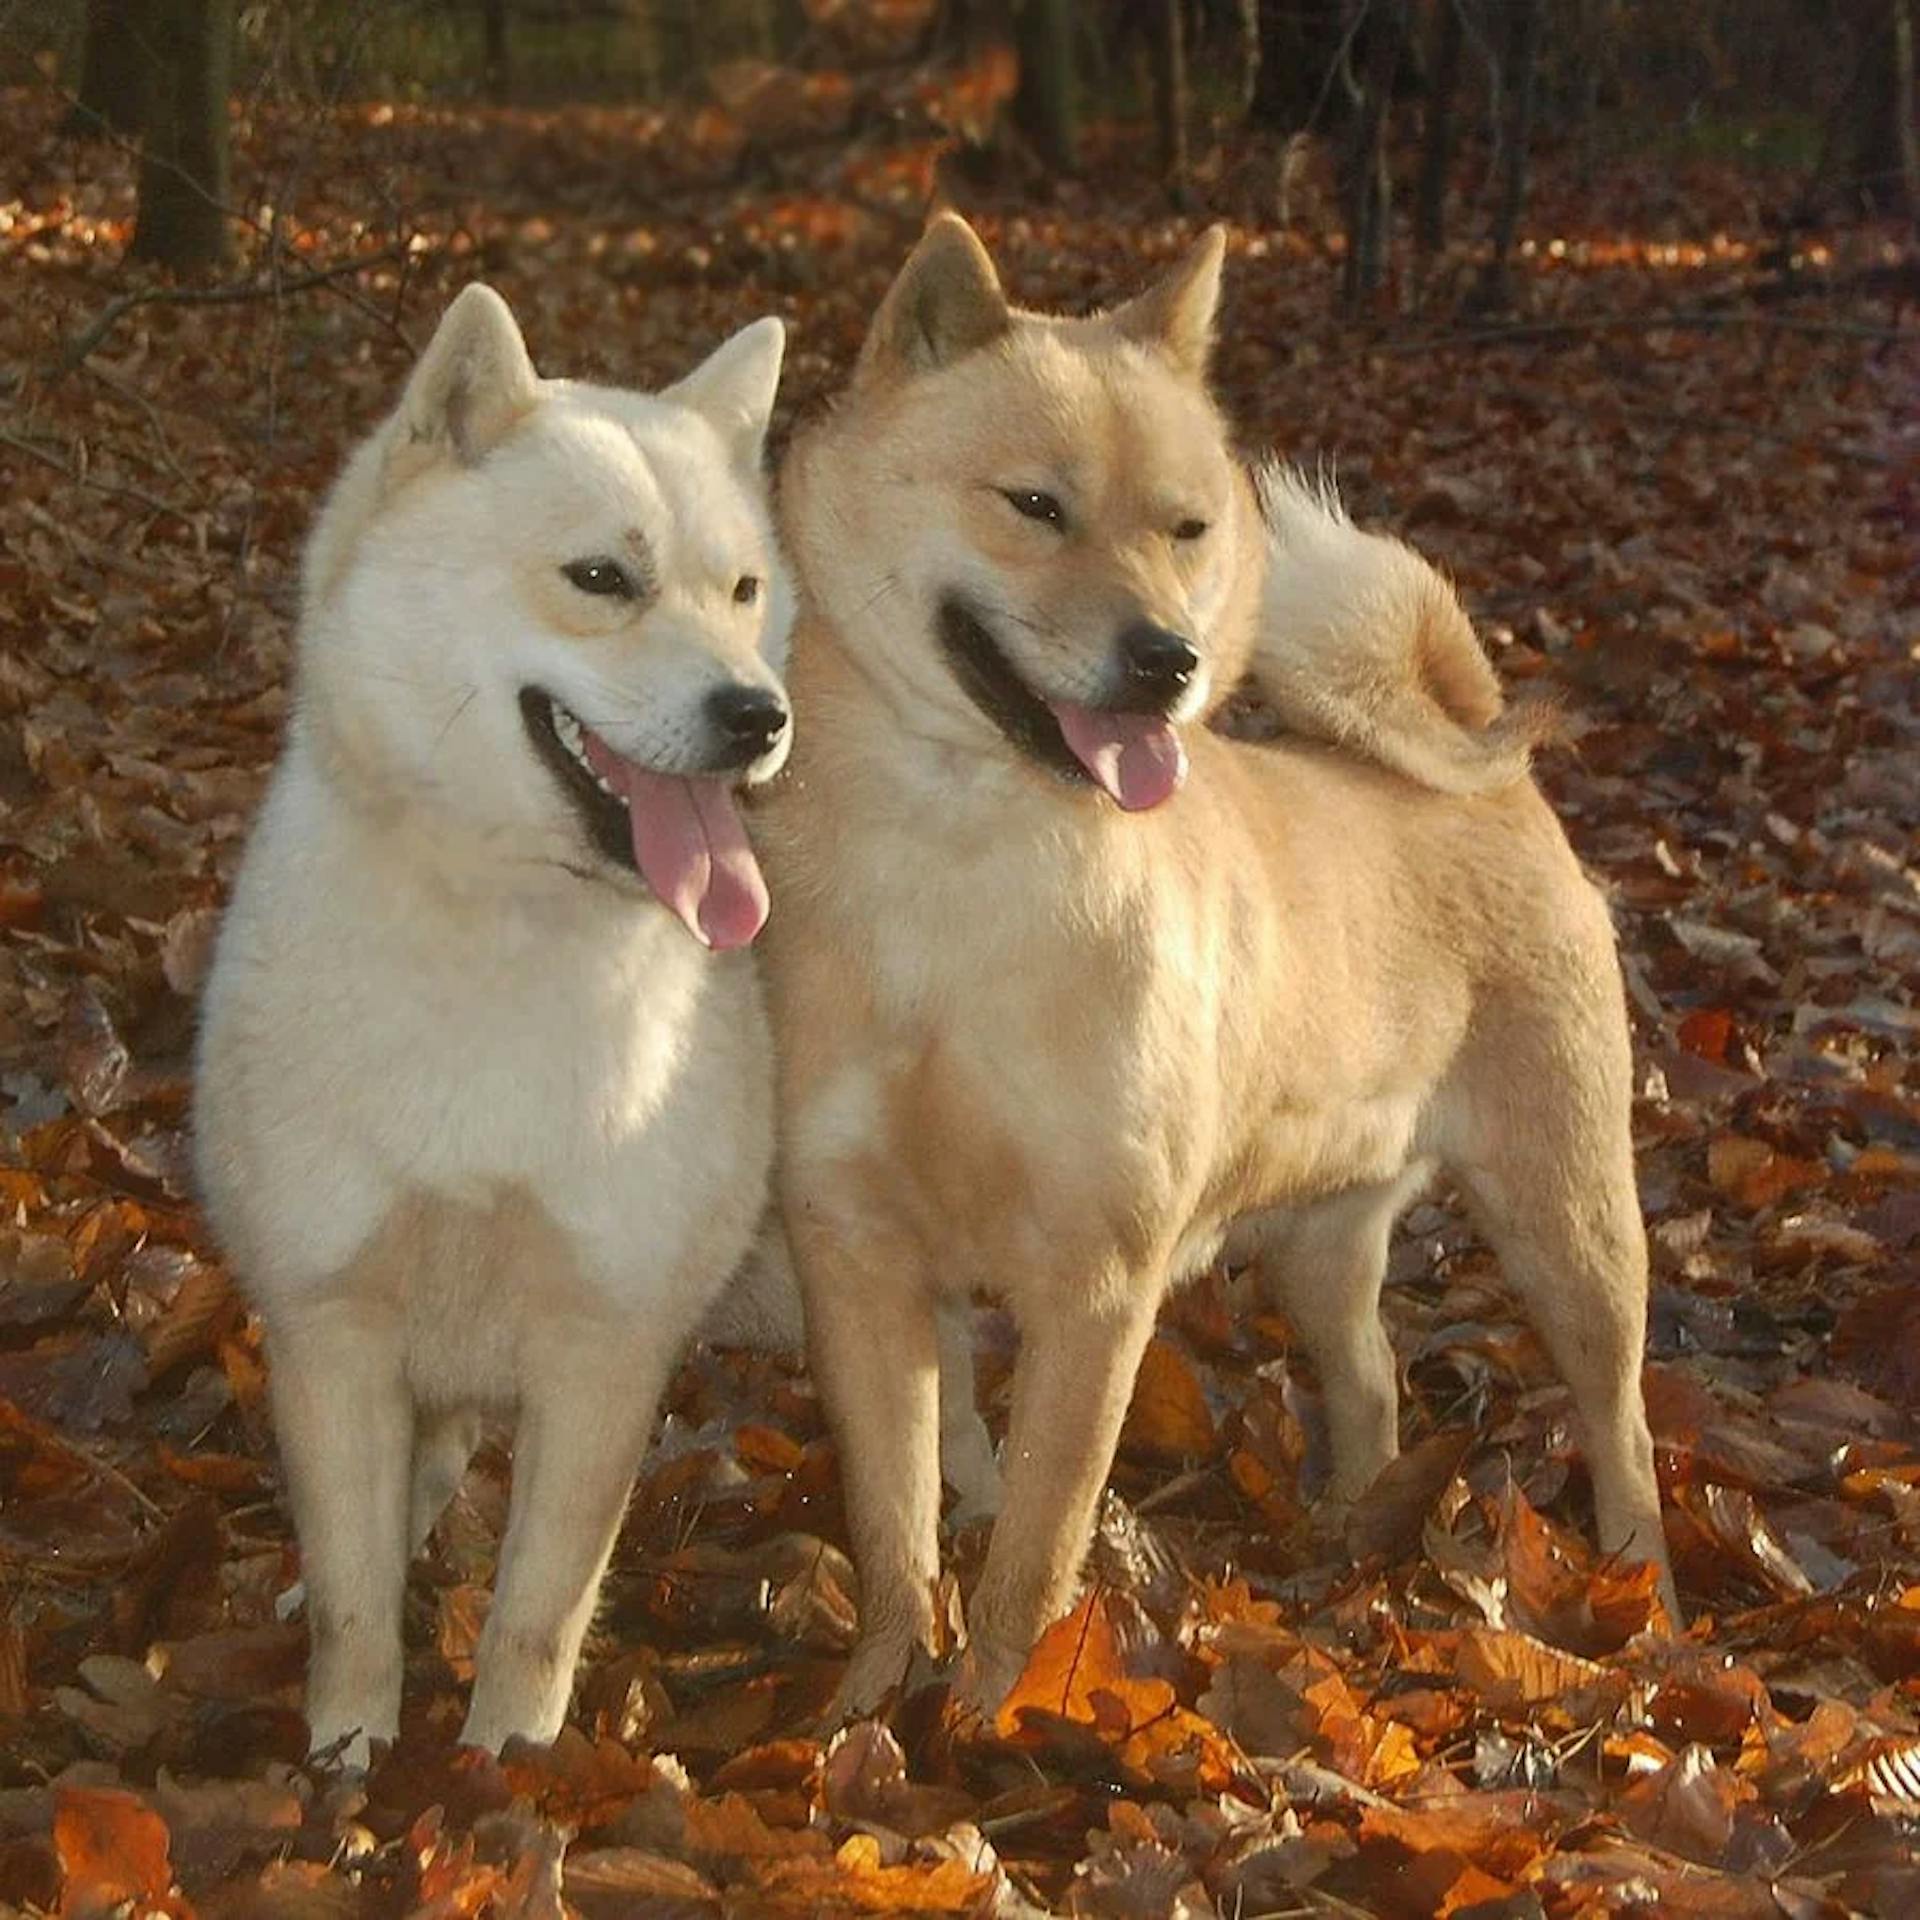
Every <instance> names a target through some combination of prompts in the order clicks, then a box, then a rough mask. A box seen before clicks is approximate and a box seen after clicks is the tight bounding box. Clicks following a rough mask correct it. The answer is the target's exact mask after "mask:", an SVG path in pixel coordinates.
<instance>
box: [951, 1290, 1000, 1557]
mask: <svg viewBox="0 0 1920 1920" xmlns="http://www.w3.org/2000/svg"><path fill="white" fill-rule="evenodd" d="M940 1477H941V1478H942V1479H943V1480H944V1481H945V1482H946V1483H947V1485H948V1486H950V1487H951V1488H952V1489H953V1491H954V1493H955V1494H956V1495H957V1496H958V1498H957V1499H956V1500H955V1502H954V1505H953V1508H952V1510H951V1511H950V1513H949V1514H948V1516H947V1517H948V1520H949V1522H950V1523H951V1524H952V1525H953V1526H955V1527H970V1526H973V1525H976V1524H977V1523H978V1522H980V1521H982V1520H991V1519H992V1518H993V1517H994V1515H995V1514H997V1513H998V1512H999V1511H1000V1462H999V1460H998V1459H997V1458H996V1457H995V1456H994V1451H993V1436H992V1435H991V1434H990V1433H988V1431H987V1423H986V1422H985V1421H984V1420H982V1419H981V1417H980V1406H979V1402H978V1401H977V1400H976V1398H975V1395H974V1381H973V1305H972V1303H971V1302H970V1301H966V1300H956V1301H948V1302H946V1303H944V1304H943V1305H942V1306H941V1308H940Z"/></svg>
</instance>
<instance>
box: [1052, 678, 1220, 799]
mask: <svg viewBox="0 0 1920 1920" xmlns="http://www.w3.org/2000/svg"><path fill="white" fill-rule="evenodd" d="M1052 705H1053V717H1054V718H1055V719H1056V720H1057V721H1059V723H1060V732H1061V734H1062V735H1063V737H1064V738H1065V740H1066V743H1067V745H1068V746H1069V747H1071V748H1072V749H1073V755H1074V758H1075V759H1076V760H1078V761H1079V762H1080V764H1081V765H1082V766H1083V767H1085V768H1086V770H1087V771H1088V772H1089V773H1090V774H1092V775H1093V777H1094V778H1095V779H1096V780H1097V781H1099V783H1100V784H1101V785H1102V786H1103V787H1105V788H1106V790H1107V791H1108V792H1109V793H1110V794H1112V795H1113V797H1114V799H1115V800H1117V801H1118V802H1119V803H1120V805H1121V806H1123V807H1125V808H1126V810H1127V811H1128V812H1129V813H1144V812H1146V810H1147V809H1148V808H1149V807H1157V806H1158V805H1159V804H1160V803H1161V801H1163V800H1168V799H1171V798H1172V797H1173V794H1174V792H1175V790H1176V789H1177V788H1178V787H1179V785H1180V782H1181V781H1182V780H1184V779H1185V778H1186V777H1187V750H1186V748H1185V747H1184V746H1183V745H1181V742H1180V736H1179V735H1178V734H1177V733H1176V732H1174V730H1173V724H1172V722H1171V721H1168V720H1163V719H1161V718H1160V716H1159V715H1158V714H1152V713H1102V712H1100V711H1099V710H1097V709H1096V708H1093V707H1076V706H1073V705H1072V704H1070V703H1069V702H1068V701H1065V700H1056V701H1054V702H1053V703H1052Z"/></svg>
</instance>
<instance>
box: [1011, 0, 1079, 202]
mask: <svg viewBox="0 0 1920 1920" xmlns="http://www.w3.org/2000/svg"><path fill="white" fill-rule="evenodd" d="M1015 33H1016V36H1017V40H1018V46H1019V53H1020V86H1019V91H1018V92H1017V93H1016V94H1015V95H1014V100H1013V111H1014V118H1015V119H1016V120H1017V121H1018V122H1019V124H1020V130H1021V132H1023V133H1024V134H1025V135H1026V136H1027V138H1028V139H1029V140H1031V141H1032V142H1033V145H1034V149H1035V151H1036V152H1038V153H1039V155H1040V157H1041V159H1042V160H1044V161H1045V162H1046V163H1047V165H1048V166H1049V167H1051V168H1053V170H1054V171H1055V172H1056V173H1072V172H1074V171H1075V170H1076V169H1077V167H1078V165H1079V157H1080V137H1079V113H1078V105H1079V103H1078V101H1077V100H1076V99H1075V87H1074V73H1073V0H1025V4H1024V5H1022V7H1021V8H1020V11H1019V14H1018V16H1017V18H1016V21H1015Z"/></svg>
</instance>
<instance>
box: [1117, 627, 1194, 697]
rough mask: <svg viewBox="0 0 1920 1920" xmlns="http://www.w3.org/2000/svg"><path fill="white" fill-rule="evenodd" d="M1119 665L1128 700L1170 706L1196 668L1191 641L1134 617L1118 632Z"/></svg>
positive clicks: (1188, 683)
mask: <svg viewBox="0 0 1920 1920" xmlns="http://www.w3.org/2000/svg"><path fill="white" fill-rule="evenodd" d="M1119 644H1120V665H1121V669H1122V671H1123V672H1124V673H1125V674H1126V677H1127V688H1126V695H1127V699H1128V701H1129V703H1131V702H1133V701H1136V700H1137V701H1139V702H1140V703H1141V704H1142V705H1144V706H1147V707H1151V708H1158V707H1163V706H1171V705H1172V703H1173V702H1174V701H1175V700H1176V699H1178V698H1179V696H1180V695H1181V694H1182V693H1184V692H1185V691H1186V690H1187V687H1188V686H1189V685H1190V684H1191V683H1192V680H1193V676H1194V674H1195V673H1197V672H1198V671H1199V668H1200V656H1199V654H1198V653H1196V652H1195V651H1194V648H1193V643H1192V641H1190V640H1188V639H1186V638H1185V637H1184V636H1182V635H1180V634H1177V633H1170V632H1169V631H1168V630H1167V629H1166V628H1165V627H1157V626H1155V625H1154V624H1153V622H1152V621H1150V620H1138V621H1135V622H1134V624H1133V625H1132V626H1130V627H1128V628H1127V629H1126V630H1125V631H1124V632H1122V634H1121V635H1120V643H1119Z"/></svg>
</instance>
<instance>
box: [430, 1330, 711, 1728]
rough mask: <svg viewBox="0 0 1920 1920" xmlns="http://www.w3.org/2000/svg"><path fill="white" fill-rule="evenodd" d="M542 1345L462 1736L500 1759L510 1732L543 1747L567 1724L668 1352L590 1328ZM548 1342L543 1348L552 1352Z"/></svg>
mask: <svg viewBox="0 0 1920 1920" xmlns="http://www.w3.org/2000/svg"><path fill="white" fill-rule="evenodd" d="M541 1339H542V1343H543V1345H546V1346H547V1347H548V1351H547V1355H546V1360H545V1364H544V1366H543V1368H542V1377H541V1378H540V1379H539V1380H538V1381H537V1382H535V1383H532V1384H530V1385H529V1386H528V1387H526V1388H525V1389H524V1390H523V1395H522V1402H521V1410H520V1425H519V1431H518V1432H517V1433H516V1435H515V1436H514V1448H513V1492H512V1496H511V1499H510V1501H509V1503H508V1509H507V1534H506V1539H505V1541H504V1543H503V1544H502V1546H501V1549H500V1572H499V1576H498V1578H497V1580H496V1581H495V1583H494V1594H493V1605H492V1607H491V1609H490V1610H489V1611H488V1614H487V1624H486V1629H485V1631H484V1632H483V1633H482V1635H481V1638H480V1649H479V1654H478V1657H477V1661H476V1670H475V1678H474V1685H473V1701H472V1704H471V1705H470V1707H469V1708H468V1711H467V1723H466V1726H465V1728H464V1729H463V1730H462V1732H461V1735H460V1738H461V1740H462V1742H463V1743H464V1744H466V1745H468V1746H475V1747H486V1748H488V1749H489V1750H490V1751H492V1752H495V1753H497V1752H498V1751H499V1750H500V1748H501V1747H502V1746H504V1745H505V1744H506V1742H507V1741H508V1740H509V1739H511V1738H512V1737H513V1736H514V1735H515V1734H520V1735H523V1736H524V1737H525V1738H527V1739H529V1740H538V1741H548V1740H552V1739H553V1738H554V1737H555V1735H557V1734H558V1733H559V1731H560V1728H561V1726H562V1725H563V1723H564V1722H565V1720H566V1716H567V1701H568V1697H569V1696H570V1695H571V1693H572V1691H573V1670H574V1667H575V1665H576V1663H577V1662H578V1660H579V1658H580V1642H581V1641H582V1639H584V1638H585V1636H586V1631H587V1623H588V1622H589V1621H590V1620H591V1619H592V1617H593V1607H594V1601H595V1599H596V1597H597V1596H598V1594H599V1591H600V1576H601V1575H602V1574H603V1573H604V1572H605V1571H606V1565H607V1557H608V1555H609V1554H611V1553H612V1551H613V1543H614V1538H615V1536H616V1535H617V1534H618V1533H619V1531H620V1518H621V1515H622V1514H623V1513H624V1512H625V1510H626V1504H627V1494H628V1492H629V1491H630V1489H631V1488H632V1485H633V1475H634V1469H635V1468H636V1467H637V1466H638V1465H639V1462H640V1456H641V1454H642V1453H643V1452H644V1450H645V1448H646V1444H647V1437H648V1435H649V1434H650V1433H651V1431H652V1428H653V1418H654V1413H655V1410H656V1408H657V1407H658V1405H659V1401H660V1395H661V1392H662V1391H663V1389H664V1388H665V1386H666V1381H667V1374H668V1371H669V1363H670V1359H671V1357H672V1354H670V1352H669V1351H668V1349H669V1347H671V1348H672V1349H673V1353H677V1343H662V1342H659V1341H653V1342H648V1343H646V1344H644V1345H637V1346H636V1345H633V1344H630V1343H623V1342H621V1341H619V1340H618V1339H616V1338H614V1337H613V1336H612V1334H611V1333H610V1330H609V1329H608V1328H607V1327H606V1326H604V1325H601V1324H598V1323H594V1324H592V1325H590V1326H586V1327H583V1328H582V1330H581V1332H580V1334H579V1335H578V1336H577V1337H576V1338H573V1339H571V1340H569V1341H567V1342H566V1343H565V1345H564V1347H562V1346H560V1345H559V1343H557V1342H552V1335H551V1332H550V1330H544V1329H543V1331H542V1335H541ZM549 1343H551V1344H549Z"/></svg>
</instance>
